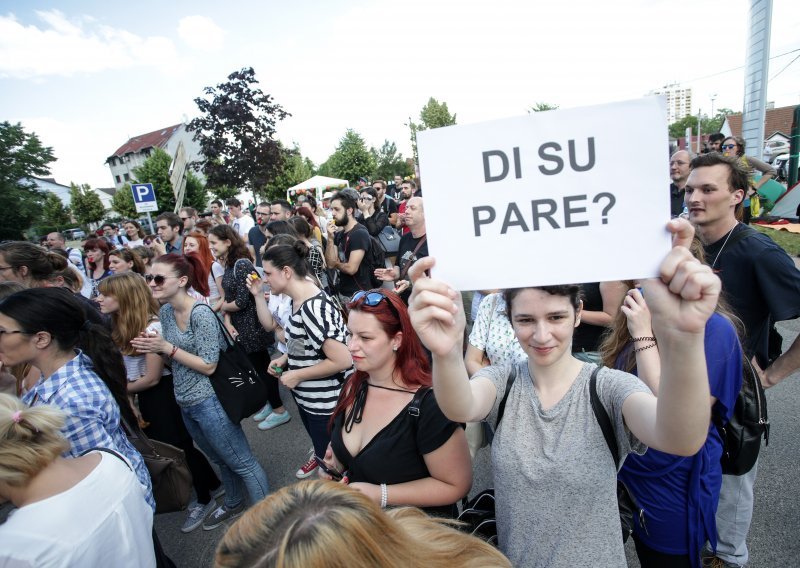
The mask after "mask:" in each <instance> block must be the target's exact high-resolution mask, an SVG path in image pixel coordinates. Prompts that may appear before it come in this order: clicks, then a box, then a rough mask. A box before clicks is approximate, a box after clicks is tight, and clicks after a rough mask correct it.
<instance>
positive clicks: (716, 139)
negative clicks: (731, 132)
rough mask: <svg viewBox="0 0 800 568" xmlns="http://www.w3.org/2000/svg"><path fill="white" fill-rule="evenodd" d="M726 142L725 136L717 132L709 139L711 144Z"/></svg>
mask: <svg viewBox="0 0 800 568" xmlns="http://www.w3.org/2000/svg"><path fill="white" fill-rule="evenodd" d="M723 140H725V135H724V134H723V133H722V132H715V133H714V134H711V135H710V136H709V137H708V141H709V142H722V141H723Z"/></svg>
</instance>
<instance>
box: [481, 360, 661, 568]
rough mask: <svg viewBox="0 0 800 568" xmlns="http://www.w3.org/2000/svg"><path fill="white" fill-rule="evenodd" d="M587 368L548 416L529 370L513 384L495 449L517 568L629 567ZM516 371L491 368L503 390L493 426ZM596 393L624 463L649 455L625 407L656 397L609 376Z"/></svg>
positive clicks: (507, 539) (502, 516)
mask: <svg viewBox="0 0 800 568" xmlns="http://www.w3.org/2000/svg"><path fill="white" fill-rule="evenodd" d="M594 368H595V365H593V364H590V363H587V364H584V366H583V368H582V369H581V371H580V373H579V374H578V377H577V378H576V379H575V382H574V383H573V384H572V386H571V387H570V388H569V390H568V391H567V393H566V394H565V395H564V397H563V398H562V399H561V400H560V401H559V402H558V403H556V404H555V406H553V407H552V408H550V409H548V410H546V411H544V410H542V408H541V403H540V401H539V397H538V395H537V394H536V391H535V389H534V388H533V379H532V378H531V375H530V372H529V370H528V365H527V361H525V362H523V363H519V364H518V365H517V378H516V380H515V382H514V385H513V386H512V387H511V393H510V395H509V397H508V400H507V402H506V407H505V411H504V414H503V420H502V421H501V422H500V426H499V427H498V429H497V432H496V433H495V438H494V441H493V443H492V467H493V470H494V487H495V498H496V500H497V501H496V515H497V533H498V536H499V541H500V549H501V550H502V551H503V553H505V555H506V556H508V558H509V559H510V560H511V563H512V564H513V565H514V566H537V567H549V568H558V567H565V568H566V567H569V568H572V567H573V566H604V567H613V566H620V567H624V566H626V561H625V551H624V549H623V546H622V532H621V530H620V525H619V511H618V508H617V494H616V480H617V467H616V465H615V464H614V463H613V458H612V457H611V452H610V451H609V449H608V445H607V444H606V441H605V438H604V437H603V432H602V430H601V429H600V425H599V424H598V423H597V420H596V419H595V416H594V413H593V412H592V405H591V400H590V397H589V378H590V377H591V374H592V371H593V370H594ZM510 369H511V367H510V366H505V367H496V366H492V367H486V368H484V369H482V370H481V371H479V372H478V373H477V374H476V375H475V377H474V378H473V380H474V379H475V378H477V377H486V378H488V379H489V380H491V381H492V383H494V385H495V387H496V388H497V398H496V400H495V403H494V405H493V406H492V410H491V412H490V413H489V416H488V417H487V420H488V421H489V422H490V424H492V425H494V424H495V422H496V420H497V410H498V407H499V406H500V401H501V399H502V398H503V394H504V393H505V389H506V381H507V379H508V375H509V372H510ZM597 392H598V395H599V397H600V400H601V402H602V403H603V406H605V408H606V411H607V412H608V415H609V417H610V418H611V421H612V423H613V425H614V430H615V432H616V435H617V444H618V446H619V449H620V457H621V458H624V457H625V456H626V455H627V454H628V453H629V452H636V453H638V454H642V453H644V451H645V450H646V449H647V448H646V446H645V445H644V444H642V443H641V442H640V441H639V440H637V439H636V438H635V437H634V436H633V435H632V434H631V433H630V431H629V430H628V429H627V428H626V427H625V425H624V423H623V419H622V403H623V402H624V401H625V399H626V398H627V397H628V396H630V395H631V394H633V393H635V392H650V390H649V389H648V388H647V387H646V386H645V385H644V383H642V382H641V381H640V380H639V379H638V378H636V377H634V376H633V375H629V374H627V373H623V372H621V371H615V370H613V369H607V368H606V369H602V370H601V371H600V372H599V373H598V376H597Z"/></svg>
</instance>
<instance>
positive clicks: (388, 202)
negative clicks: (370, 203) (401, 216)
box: [372, 179, 397, 227]
mask: <svg viewBox="0 0 800 568" xmlns="http://www.w3.org/2000/svg"><path fill="white" fill-rule="evenodd" d="M372 189H374V190H375V192H376V193H377V194H378V201H377V202H376V203H375V210H376V211H383V212H384V213H386V215H387V216H388V217H389V224H390V225H392V226H393V227H394V226H395V225H397V201H395V200H394V199H392V198H391V197H389V196H388V195H386V182H385V181H383V180H382V179H376V180H375V181H373V182H372Z"/></svg>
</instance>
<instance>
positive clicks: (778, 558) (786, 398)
mask: <svg viewBox="0 0 800 568" xmlns="http://www.w3.org/2000/svg"><path fill="white" fill-rule="evenodd" d="M778 330H779V331H780V332H781V334H782V335H783V338H784V350H786V349H788V347H789V345H791V342H792V341H793V340H794V338H795V337H796V336H797V334H798V333H800V320H793V321H790V322H782V323H779V324H778ZM798 379H800V373H795V374H794V375H793V376H791V377H789V378H788V379H787V380H786V381H784V382H783V383H781V384H780V385H778V386H776V387H774V388H772V389H770V390H768V391H767V399H768V405H769V418H770V421H771V423H772V429H771V432H770V440H769V446H766V447H764V446H762V450H761V457H760V461H759V466H758V467H759V471H758V479H757V481H756V488H755V510H754V515H753V524H752V526H751V529H750V537H749V539H748V543H749V547H750V555H751V557H750V564H749V566H751V567H752V568H769V567H774V566H800V539H798V535H800V506H798V496H799V495H800V475H798V470H796V469H794V468H795V467H797V465H796V464H798V463H800V424H798V422H797V420H796V416H797V410H796V409H797V408H800V380H798ZM282 395H283V400H284V402H286V403H288V407H289V409H290V412H292V413H293V417H292V420H291V421H290V422H289V423H287V424H286V425H284V426H280V427H279V428H277V429H275V430H271V431H268V432H261V431H259V430H258V429H257V428H256V427H255V422H253V421H252V420H250V419H247V420H245V421H244V422H243V425H244V427H245V431H246V432H247V436H248V439H249V440H250V444H251V446H252V448H253V450H254V452H255V454H256V456H257V457H258V459H259V461H260V462H261V465H262V466H263V467H264V469H265V470H266V472H267V477H268V478H269V482H270V487H271V489H272V490H273V491H274V490H276V489H278V488H281V487H284V486H286V485H288V484H290V483H295V482H296V481H297V479H296V478H295V476H294V472H295V471H296V470H297V468H298V467H300V465H301V464H302V463H304V462H305V460H306V457H307V454H308V451H309V449H310V447H311V442H310V439H309V437H308V435H307V434H306V432H305V430H304V428H303V426H302V423H301V422H300V419H299V417H298V416H297V413H296V410H295V406H294V403H293V401H292V400H291V395H290V394H288V392H287V391H285V390H284V391H282ZM488 454H489V452H488V451H487V450H481V451H480V452H479V455H478V457H477V460H476V464H475V482H474V484H473V492H477V491H480V490H482V489H485V488H486V487H490V486H491V467H490V465H489V459H488V458H489V456H488ZM184 518H185V512H179V513H170V514H164V515H158V516H157V517H156V522H155V525H156V530H157V531H158V534H159V537H160V538H161V541H162V544H163V546H164V549H165V550H166V552H167V554H168V555H169V556H170V557H171V558H172V559H173V560H174V561H175V563H176V564H177V565H178V566H179V567H180V568H184V567H187V568H188V567H206V566H210V565H211V564H212V560H213V556H214V549H215V547H216V545H217V543H218V541H219V540H220V539H221V538H222V536H223V534H224V531H225V528H226V527H225V526H222V527H219V528H217V529H215V530H213V531H203V529H202V528H198V529H197V530H195V531H194V532H192V533H190V534H183V533H181V532H180V527H181V525H182V524H183V520H184ZM565 521H566V519H565ZM627 552H628V560H629V565H630V566H631V567H638V566H639V563H638V561H637V560H636V555H635V552H634V551H633V546H632V541H631V542H630V543H629V544H628V546H627ZM453 565H454V566H457V565H458V561H457V560H454V562H453Z"/></svg>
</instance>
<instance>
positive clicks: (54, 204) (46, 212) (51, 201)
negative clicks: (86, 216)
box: [42, 193, 70, 231]
mask: <svg viewBox="0 0 800 568" xmlns="http://www.w3.org/2000/svg"><path fill="white" fill-rule="evenodd" d="M42 221H44V223H45V224H47V225H52V226H53V227H57V228H58V230H59V231H60V230H61V228H62V227H64V226H65V225H69V223H70V214H69V208H68V207H64V204H63V203H61V199H59V197H58V196H57V195H56V194H55V193H48V194H47V195H46V196H45V198H44V205H43V206H42Z"/></svg>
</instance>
